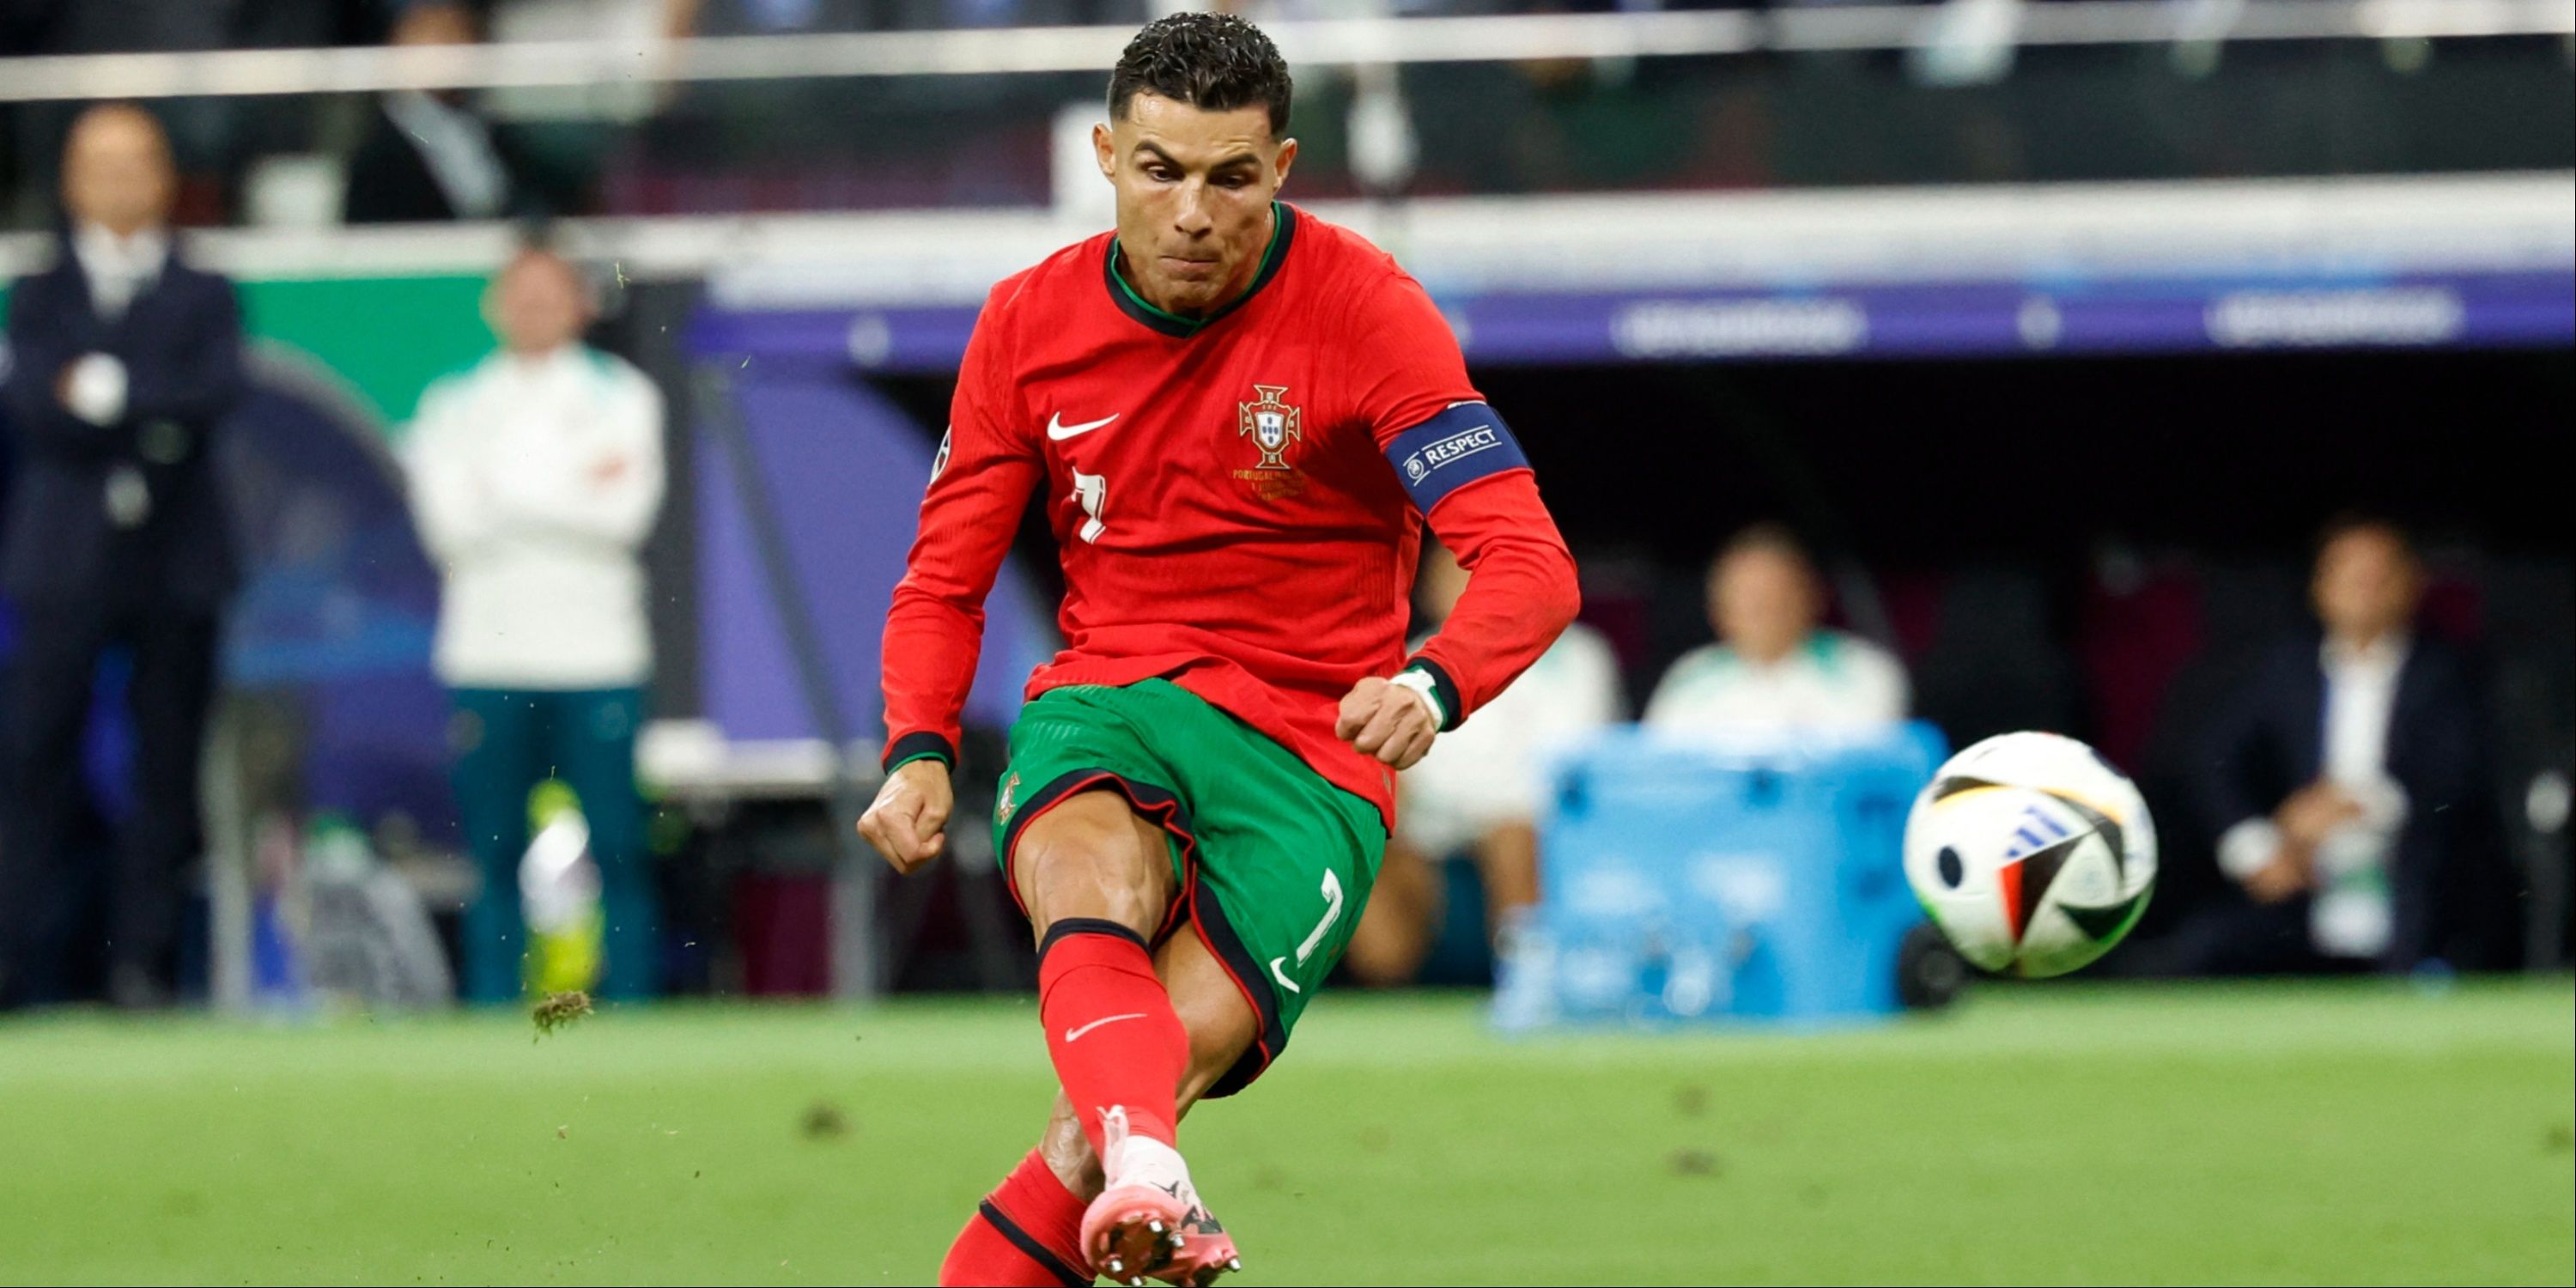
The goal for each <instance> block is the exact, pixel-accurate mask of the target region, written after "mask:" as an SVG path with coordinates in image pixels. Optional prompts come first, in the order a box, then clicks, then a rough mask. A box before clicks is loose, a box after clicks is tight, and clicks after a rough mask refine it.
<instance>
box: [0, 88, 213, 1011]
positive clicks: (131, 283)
mask: <svg viewBox="0 0 2576 1288" xmlns="http://www.w3.org/2000/svg"><path fill="white" fill-rule="evenodd" d="M174 182H175V180H174V174H173V170H172V166H171V160H170V149H169V143H168V140H167V138H166V137H165V136H164V135H163V134H162V132H161V127H160V124H159V122H158V121H157V120H156V119H155V118H154V117H153V116H152V115H151V114H150V113H147V112H145V111H144V110H143V109H141V108H138V107H133V106H130V105H108V106H102V107H94V108H91V109H90V110H89V111H88V112H86V113H84V114H83V115H82V116H81V117H80V118H79V120H78V121H77V122H76V123H75V124H74V125H73V127H72V132H71V137H70V141H69V143H68V145H67V148H66V151H65V155H64V161H63V200H64V205H65V207H66V208H67V211H68V214H69V216H70V218H69V221H68V226H67V228H66V230H65V232H64V234H63V237H62V241H61V247H60V253H59V254H58V256H57V258H56V261H55V263H54V266H53V267H52V268H51V269H49V270H47V271H45V272H42V273H38V274H36V275H34V276H31V277H28V278H26V279H25V280H23V281H21V282H19V283H18V285H17V288H16V290H15V291H14V292H13V293H12V295H11V297H10V307H9V349H10V354H11V362H10V366H9V373H8V377H7V383H6V386H5V393H0V396H5V398H6V400H7V406H8V409H9V424H10V426H11V429H12V432H13V433H14V434H15V436H16V440H17V441H16V444H15V446H16V450H17V455H18V466H17V472H16V477H15V479H14V480H13V483H12V486H11V489H10V496H9V509H8V526H7V529H6V536H5V540H0V587H5V589H6V591H7V593H8V595H9V597H10V599H11V600H12V601H13V603H14V604H15V606H16V608H17V611H18V620H19V639H18V649H17V653H16V655H15V657H14V658H13V659H12V660H11V664H10V668H9V674H8V680H7V688H6V693H7V703H8V705H7V709H6V711H5V713H0V782H4V783H5V788H6V804H7V816H6V820H5V823H6V833H5V839H0V975H9V976H24V975H28V974H30V973H32V972H35V971H37V970H39V969H41V966H40V960H41V959H40V954H42V953H44V952H45V950H46V949H47V946H46V945H44V944H43V943H41V942H40V941H41V940H42V939H43V937H44V936H43V934H42V932H41V928H40V926H39V924H38V923H39V920H40V918H39V916H38V912H39V910H40V908H41V907H42V906H43V905H44V904H45V903H46V902H47V900H46V891H47V890H48V889H49V888H50V882H49V881H48V878H49V877H50V876H51V875H52V874H53V873H54V872H55V871H56V870H57V869H58V865H59V864H61V863H62V862H63V860H64V858H65V851H66V849H67V841H68V838H69V835H70V830H71V828H72V827H73V826H74V823H75V819H76V810H77V808H78V804H79V799H80V779H79V766H80V763H81V757H80V747H81V739H82V734H83V732H84V728H85V726H86V722H87V720H88V716H89V711H90V695H91V684H92V677H93V673H94V672H95V671H96V669H97V667H98V663H99V659H100V656H101V655H102V654H103V653H104V652H105V651H106V650H107V649H108V648H109V647H110V646H111V645H118V644H121V645H124V646H126V647H127V648H129V649H131V651H132V655H133V670H132V677H131V679H130V680H129V682H128V692H127V696H128V700H129V702H130V703H131V705H132V708H133V718H134V736H135V753H134V778H135V782H134V809H133V814H132V817H130V818H129V819H127V820H126V823H125V826H124V828H123V829H122V834H121V835H119V836H118V837H117V840H116V845H115V879H114V882H113V896H112V905H111V910H110V914H109V917H110V928H109V934H110V937H111V940H112V942H111V945H110V952H109V987H110V991H111V995H112V997H113V999H114V1000H115V1001H116V1002H118V1003H119V1004H121V1005H129V1006H139V1005H150V1004H154V1003H156V1002H159V1001H161V1000H163V999H164V998H166V997H167V993H168V967H169V965H170V962H169V958H170V949H171V945H172V939H173V934H174V929H175V925H176V921H177V914H178V907H179V892H180V873H181V869H182V868H183V867H184V866H185V865H186V864H187V862H188V861H189V860H190V858H191V857H192V856H194V855H195V854H196V853H197V852H198V850H199V843H200V836H199V830H198V817H197V767H198V757H199V754H200V749H201V746H202V744H203V742H204V738H205V729H206V713H207V709H208V706H209V705H210V703H211V701H212V698H213V694H214V684H215V642H216V624H217V619H218V616H219V614H220V612H221V610H222V608H223V604H224V600H225V598H226V597H227V596H228V595H229V594H230V593H231V592H232V589H233V585H234V579H235V570H234V563H233V552H232V539H231V528H230V522H229V519H228V517H227V515H226V513H225V509H224V497H223V491H222V487H221V481H220V479H219V478H218V477H217V473H216V469H215V459H214V451H213V446H214V439H215V435H216V433H217V432H218V427H219V426H220V424H221V423H222V421H223V419H224V417H225V415H226V414H227V413H228V412H229V411H230V410H231V409H232V407H233V405H234V404H235V403H236V402H238V401H239V400H240V398H241V396H242V391H243V376H242V353H241V318H240V310H239V308H238V306H237V304H236V303H235V301H234V298H233V288H232V284H231V283H230V282H227V281H225V280H224V279H223V278H221V277H218V276H216V275H214V274H212V273H207V272H202V271H200V270H198V269H195V268H192V267H190V266H189V265H188V263H187V262H186V261H185V259H184V258H182V257H181V256H180V254H179V253H178V248H177V247H176V246H175V245H174V244H173V241H172V237H171V232H170V227H169V212H170V202H171V195H172V191H173V186H174Z"/></svg>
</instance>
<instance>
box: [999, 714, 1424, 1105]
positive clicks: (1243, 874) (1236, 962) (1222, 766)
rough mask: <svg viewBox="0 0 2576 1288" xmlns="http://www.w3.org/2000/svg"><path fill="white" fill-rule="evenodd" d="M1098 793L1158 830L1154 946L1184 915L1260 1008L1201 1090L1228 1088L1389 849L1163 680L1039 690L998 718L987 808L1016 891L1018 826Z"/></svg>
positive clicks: (1369, 828) (1279, 1034)
mask: <svg viewBox="0 0 2576 1288" xmlns="http://www.w3.org/2000/svg"><path fill="white" fill-rule="evenodd" d="M1096 789H1109V790H1114V791H1117V792H1120V793H1122V794H1124V795H1125V796H1126V797H1127V801H1128V804H1129V805H1131V806H1133V807H1134V808H1135V810H1136V812H1137V813H1138V814H1140V815H1143V816H1144V817H1145V818H1147V819H1150V820H1152V821H1153V822H1155V823H1157V824H1160V825H1161V826H1162V828H1163V830H1164V831H1165V832H1166V833H1167V834H1168V840H1169V844H1170V849H1171V855H1172V875H1173V878H1174V880H1175V882H1176V883H1177V885H1178V888H1179V890H1180V895H1179V897H1178V898H1176V899H1175V900H1174V901H1173V904H1172V907H1171V909H1170V910H1169V911H1168V912H1167V913H1166V914H1165V916H1164V919H1163V924H1162V926H1161V927H1160V928H1159V929H1158V930H1157V931H1156V933H1155V936H1154V942H1155V944H1157V945H1158V946H1159V945H1160V944H1161V943H1162V941H1163V940H1164V939H1166V938H1169V937H1170V936H1171V934H1172V933H1173V932H1174V931H1175V930H1177V929H1179V928H1180V926H1181V925H1182V924H1183V923H1187V924H1188V925H1189V926H1190V928H1191V929H1193V930H1194V931H1196V932H1197V933H1198V936H1199V938H1200V939H1202V940H1204V941H1205V942H1206V943H1207V946H1208V948H1209V950H1210V951H1211V952H1213V953H1214V954H1215V955H1216V959H1217V960H1218V961H1219V962H1221V963H1223V964H1224V966H1225V969H1226V972H1227V973H1228V974H1230V975H1232V976H1233V977H1234V982H1235V985H1236V987H1238V988H1241V989H1242V990H1243V995H1244V998H1245V1000H1247V1001H1249V1002H1251V1003H1252V1009H1253V1010H1254V1011H1256V1012H1258V1013H1259V1015H1260V1017H1261V1036H1260V1038H1259V1039H1258V1040H1257V1041H1255V1042H1254V1044H1253V1049H1252V1050H1250V1051H1248V1052H1246V1053H1245V1054H1244V1057H1243V1059H1242V1060H1241V1061H1240V1062H1238V1063H1237V1064H1236V1065H1235V1066H1234V1068H1232V1069H1230V1070H1228V1071H1226V1074H1225V1076H1224V1077H1222V1078H1219V1079H1218V1080H1217V1082H1216V1085H1215V1087H1213V1088H1212V1089H1210V1090H1209V1092H1208V1094H1209V1095H1211V1096H1224V1095H1231V1094H1233V1093H1234V1092H1237V1091H1240V1090H1242V1089H1243V1088H1244V1087H1245V1086H1247V1085H1249V1084H1250V1083H1251V1082H1252V1080H1253V1079H1254V1078H1257V1077H1260V1076H1261V1072H1262V1070H1264V1069H1266V1068H1268V1067H1269V1065H1270V1062H1271V1061H1273V1060H1276V1059H1278V1058H1279V1052H1280V1051H1281V1050H1282V1049H1283V1048H1285V1047H1286V1046H1287V1045H1288V1033H1289V1031H1290V1030H1291V1029H1294V1028H1295V1027H1296V1026H1297V1016H1298V1015H1299V1014H1300V1013H1302V1012H1303V1011H1304V1010H1305V1009H1306V1002H1307V1000H1308V999H1309V998H1312V997H1313V996H1314V995H1315V993H1316V991H1317V990H1318V989H1320V988H1322V987H1323V984H1324V976H1326V975H1327V974H1329V973H1331V971H1332V969H1333V963H1334V962H1336V961H1339V960H1341V956H1342V949H1343V947H1344V946H1345V945H1347V944H1349V943H1350V940H1351V929H1352V927H1354V926H1356V925H1358V924H1359V919H1360V909H1361V908H1362V907H1363V906H1365V905H1366V904H1367V903H1368V896H1369V888H1370V887H1371V886H1372V885H1374V884H1376V881H1377V865H1378V860H1379V858H1380V857H1381V856H1383V855H1384V854H1385V852H1386V828H1385V825H1384V823H1383V822H1382V821H1381V820H1380V818H1379V815H1378V811H1377V807H1376V806H1374V805H1371V804H1370V803H1368V802H1367V801H1365V800H1362V799H1361V798H1359V797H1358V796H1355V795H1353V794H1351V793H1350V792H1347V791H1344V790H1343V789H1341V788H1339V787H1336V786H1334V785H1333V784H1331V783H1329V782H1326V781H1325V780H1324V777H1323V775H1321V774H1318V773H1316V772H1315V771H1314V770H1313V769H1310V768H1308V767H1307V765H1306V763H1305V762H1304V761H1302V760H1299V759H1298V758H1297V757H1296V756H1294V755H1292V754H1291V753H1290V752H1289V751H1288V749H1287V748H1285V747H1282V746H1280V745H1279V744H1278V743H1276V742H1274V741H1272V740H1271V739H1270V738H1269V737H1268V736H1266V735H1264V734H1262V733H1259V732H1257V731H1255V730H1254V729H1253V728H1252V727H1251V726H1250V725H1247V724H1245V723H1243V722H1242V721H1240V720H1237V719H1235V718H1234V717H1233V716H1230V715H1227V714H1226V713H1225V712H1223V711H1219V710H1217V709H1216V708H1215V707H1212V706H1209V705H1208V704H1207V703H1206V702H1205V701H1204V700H1202V699H1201V698H1199V697H1198V696H1197V695H1195V694H1193V693H1190V692H1189V691H1188V690H1185V689H1183V688H1181V687H1180V686H1179V685H1176V684H1173V683H1172V682H1170V681H1168V680H1145V681H1142V682H1139V683H1136V684H1131V685H1127V686H1125V687H1123V688H1110V687H1104V686H1097V685H1077V686H1072V687H1068V688H1062V689H1051V690H1049V691H1047V692H1046V693H1043V694H1040V695H1039V696H1038V698H1037V700H1035V701H1033V702H1031V703H1029V704H1028V706H1026V707H1025V708H1022V709H1021V711H1020V719H1019V723H1017V724H1015V725H1013V726H1011V764H1010V768H1009V769H1007V770H1005V771H1004V772H1003V774H1002V788H1001V793H1000V795H999V796H998V797H996V799H995V805H994V810H993V832H994V838H993V852H994V853H995V854H998V855H1000V856H1001V863H1002V870H1003V876H1004V878H1005V880H1006V881H1007V882H1008V884H1010V886H1011V888H1012V897H1013V898H1014V899H1016V898H1018V897H1019V883H1018V881H1017V879H1016V878H1015V877H1014V876H1013V874H1012V872H1011V851H1012V847H1013V845H1014V843H1015V842H1017V841H1018V840H1019V836H1020V832H1021V829H1023V828H1026V827H1027V826H1028V825H1029V822H1030V820H1032V819H1035V818H1037V817H1038V816H1040V815H1042V814H1044V813H1046V812H1047V810H1048V809H1050V808H1052V807H1053V806H1054V805H1055V804H1056V803H1057V802H1059V801H1062V800H1064V799H1065V798H1066V797H1068V796H1072V795H1074V794H1075V793H1077V792H1083V791H1090V790H1096ZM1022 911H1026V909H1023V910H1022Z"/></svg>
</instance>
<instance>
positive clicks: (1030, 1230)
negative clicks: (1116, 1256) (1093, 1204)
mask: <svg viewBox="0 0 2576 1288" xmlns="http://www.w3.org/2000/svg"><path fill="white" fill-rule="evenodd" d="M1082 1208H1083V1203H1082V1200H1081V1199H1079V1198H1076V1197H1074V1194H1073V1191H1071V1190H1068V1189H1066V1188H1065V1187H1064V1182H1062V1181H1059V1180H1057V1179H1056V1176H1055V1172H1054V1171H1052V1170H1051V1169H1049V1168H1048V1167H1047V1165H1046V1160H1045V1159H1043V1158H1040V1157H1038V1154H1037V1151H1036V1150H1030V1151H1029V1156H1028V1157H1027V1158H1023V1159H1021V1160H1020V1165H1019V1166H1018V1167H1017V1168H1014V1169H1013V1170H1012V1172H1011V1174H1010V1176H1008V1177H1007V1178H1005V1179H1004V1180H1003V1181H1002V1183H1001V1184H1000V1185H997V1186H995V1187H994V1188H993V1192H992V1193H991V1194H989V1195H987V1196H985V1199H984V1202H983V1204H982V1206H980V1207H978V1208H976V1209H975V1215H973V1216H971V1217H968V1218H967V1219H966V1228H965V1229H963V1230H960V1231H958V1232H957V1242H955V1243H952V1244H950V1245H948V1258H947V1260H945V1261H942V1262H940V1263H939V1282H940V1283H941V1284H942V1285H943V1286H944V1288H945V1286H952V1285H953V1286H964V1285H980V1286H981V1288H1055V1286H1056V1285H1058V1284H1088V1283H1090V1282H1091V1275H1090V1274H1088V1273H1086V1272H1084V1271H1082V1270H1080V1269H1078V1268H1077V1267H1079V1266H1081V1265H1082V1263H1083V1258H1082Z"/></svg>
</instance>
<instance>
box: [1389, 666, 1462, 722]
mask: <svg viewBox="0 0 2576 1288" xmlns="http://www.w3.org/2000/svg"><path fill="white" fill-rule="evenodd" d="M1388 683H1390V684H1392V685H1394V686H1395V687H1397V688H1399V689H1404V690H1407V691H1409V692H1411V693H1412V694H1413V695H1414V696H1415V697H1418V698H1420V699H1422V708H1423V710H1425V711H1428V712H1430V713H1431V727H1432V728H1433V729H1435V730H1436V729H1446V728H1448V727H1449V714H1448V713H1447V712H1445V711H1442V710H1441V709H1440V686H1439V685H1438V684H1437V683H1435V682H1433V680H1432V678H1431V677H1430V676H1429V675H1427V674H1425V673H1423V672H1421V671H1412V670H1405V671H1398V672H1396V673H1395V678H1394V679H1392V680H1389V681H1388Z"/></svg>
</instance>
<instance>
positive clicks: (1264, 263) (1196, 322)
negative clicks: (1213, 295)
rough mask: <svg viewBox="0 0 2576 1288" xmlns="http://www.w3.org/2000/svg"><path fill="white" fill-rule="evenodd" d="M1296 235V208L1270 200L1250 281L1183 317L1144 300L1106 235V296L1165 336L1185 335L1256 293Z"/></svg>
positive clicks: (1275, 270) (1113, 241) (1273, 274)
mask: <svg viewBox="0 0 2576 1288" xmlns="http://www.w3.org/2000/svg"><path fill="white" fill-rule="evenodd" d="M1296 236H1297V212H1296V210H1295V209H1294V208H1293V207H1291V206H1289V205H1288V204H1287V203H1286V202H1283V201H1274V202H1271V203H1270V245H1269V246H1268V247H1267V248H1266V249H1264V250H1263V251H1262V252H1261V267H1260V268H1258V269H1255V270H1254V271H1253V274H1252V285H1250V286H1247V287H1245V288H1244V289H1243V294H1241V295H1238V296H1235V297H1234V298H1233V299H1232V300H1229V301H1227V302H1226V304H1225V306H1224V307H1223V308H1220V309H1218V310H1216V311H1215V312H1213V313H1210V314H1208V315H1207V316H1206V317H1203V318H1185V317H1182V316H1181V315H1180V314H1177V313H1173V312H1170V311H1168V310H1165V309H1159V308H1156V307H1154V306H1153V305H1152V304H1150V303H1147V302H1146V300H1145V297H1144V296H1142V295H1139V294H1137V293H1136V288H1135V287H1133V286H1130V285H1128V283H1127V279H1126V277H1125V276H1124V275H1122V274H1121V273H1119V271H1118V239H1117V238H1116V237H1111V238H1110V239H1109V253H1108V255H1106V256H1104V257H1103V258H1102V260H1101V270H1102V272H1103V273H1105V274H1106V275H1107V276H1108V278H1109V298H1110V300H1111V301H1112V302H1114V303H1116V304H1117V305H1118V309H1119V311H1120V312H1122V313H1125V314H1126V315H1127V316H1129V317H1131V318H1134V319H1136V320H1137V321H1139V322H1142V323H1144V324H1145V325H1147V326H1149V327H1152V328H1154V329H1155V330H1157V331H1160V332H1162V333H1163V334H1165V335H1168V336H1176V337H1179V338H1181V339H1184V340H1186V339H1188V338H1189V337H1191V336H1194V335H1197V334H1198V333H1199V332H1201V331H1204V330H1206V329H1208V328H1209V327H1211V326H1213V325H1215V324H1216V321H1217V319H1219V318H1222V317H1224V316H1225V315H1226V314H1229V313H1232V312H1234V311H1235V310H1236V309H1239V308H1242V307H1243V305H1244V302H1245V301H1247V300H1250V299H1251V298H1252V297H1253V296H1255V295H1258V294H1260V292H1261V288H1262V287H1264V286H1268V285H1269V284H1270V279H1271V278H1274V277H1277V276H1278V275H1279V269H1280V266H1281V265H1283V264H1285V263H1287V262H1288V244H1289V243H1290V242H1291V241H1294V240H1295V239H1296Z"/></svg>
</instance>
